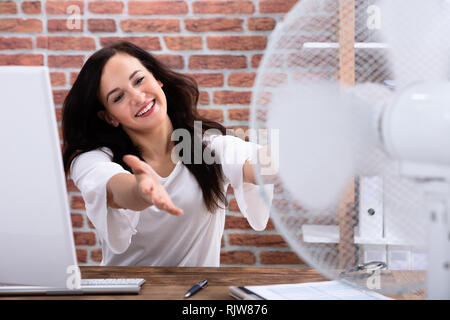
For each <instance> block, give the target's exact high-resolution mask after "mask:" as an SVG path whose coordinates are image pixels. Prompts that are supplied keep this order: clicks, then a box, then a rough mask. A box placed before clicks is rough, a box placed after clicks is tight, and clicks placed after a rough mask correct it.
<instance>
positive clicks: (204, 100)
mask: <svg viewBox="0 0 450 320" xmlns="http://www.w3.org/2000/svg"><path fill="white" fill-rule="evenodd" d="M209 103H210V100H209V93H208V92H206V91H200V92H199V96H198V104H200V105H208V104H209Z"/></svg>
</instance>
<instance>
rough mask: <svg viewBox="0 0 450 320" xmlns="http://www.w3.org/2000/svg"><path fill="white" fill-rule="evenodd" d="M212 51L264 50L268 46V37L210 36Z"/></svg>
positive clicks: (209, 46)
mask: <svg viewBox="0 0 450 320" xmlns="http://www.w3.org/2000/svg"><path fill="white" fill-rule="evenodd" d="M206 43H207V45H208V48H209V49H212V50H239V51H242V50H264V49H265V48H266V45H267V37H266V36H209V37H207V38H206Z"/></svg>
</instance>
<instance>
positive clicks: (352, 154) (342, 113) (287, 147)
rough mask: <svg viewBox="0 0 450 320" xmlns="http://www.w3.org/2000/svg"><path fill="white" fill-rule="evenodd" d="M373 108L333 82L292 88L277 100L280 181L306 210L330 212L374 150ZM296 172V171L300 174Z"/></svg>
mask: <svg viewBox="0 0 450 320" xmlns="http://www.w3.org/2000/svg"><path fill="white" fill-rule="evenodd" d="M372 124H373V121H372V114H371V110H370V108H367V107H366V106H365V105H364V103H361V102H360V101H359V100H358V99H357V98H356V97H355V96H354V95H353V94H352V93H351V92H350V91H347V92H344V91H342V89H340V88H339V86H337V85H336V84H333V83H317V84H311V85H304V84H290V85H288V86H286V87H284V88H282V89H280V90H279V91H277V92H276V93H275V94H274V96H273V99H272V101H271V104H270V107H269V110H268V117H267V127H268V128H270V129H279V133H280V134H279V148H278V149H279V164H280V167H279V176H280V178H281V180H282V182H283V184H284V187H286V188H287V189H288V190H289V191H290V193H291V194H292V195H293V196H294V197H295V198H296V200H297V201H298V202H299V204H300V205H301V206H303V207H305V208H310V209H322V208H329V207H330V206H331V205H334V204H335V203H336V201H338V200H339V198H340V196H341V193H342V191H343V189H344V188H345V187H346V186H347V185H348V183H349V181H350V180H351V179H352V177H353V175H354V173H355V170H356V168H357V161H358V159H357V155H360V154H361V153H362V152H361V148H366V147H365V146H367V147H368V146H369V145H371V143H372V142H371V140H370V135H369V131H370V130H369V128H371V127H372ZM294 168H295V169H294Z"/></svg>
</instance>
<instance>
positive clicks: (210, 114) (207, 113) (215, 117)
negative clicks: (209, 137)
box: [197, 108, 223, 122]
mask: <svg viewBox="0 0 450 320" xmlns="http://www.w3.org/2000/svg"><path fill="white" fill-rule="evenodd" d="M197 111H198V113H199V115H200V116H202V117H204V118H206V119H209V120H212V121H216V122H223V110H222V109H202V108H199V109H197Z"/></svg>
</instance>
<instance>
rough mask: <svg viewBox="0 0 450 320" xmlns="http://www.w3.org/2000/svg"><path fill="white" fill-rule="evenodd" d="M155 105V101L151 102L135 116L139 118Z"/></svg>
mask: <svg viewBox="0 0 450 320" xmlns="http://www.w3.org/2000/svg"><path fill="white" fill-rule="evenodd" d="M154 105H155V100H153V102H152V103H149V104H148V106H146V107H145V109H144V110H142V111H141V112H139V113H138V114H136V117H141V116H143V115H144V114H146V113H147V112H148V111H149V110H150V109H151V108H153V106H154Z"/></svg>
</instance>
